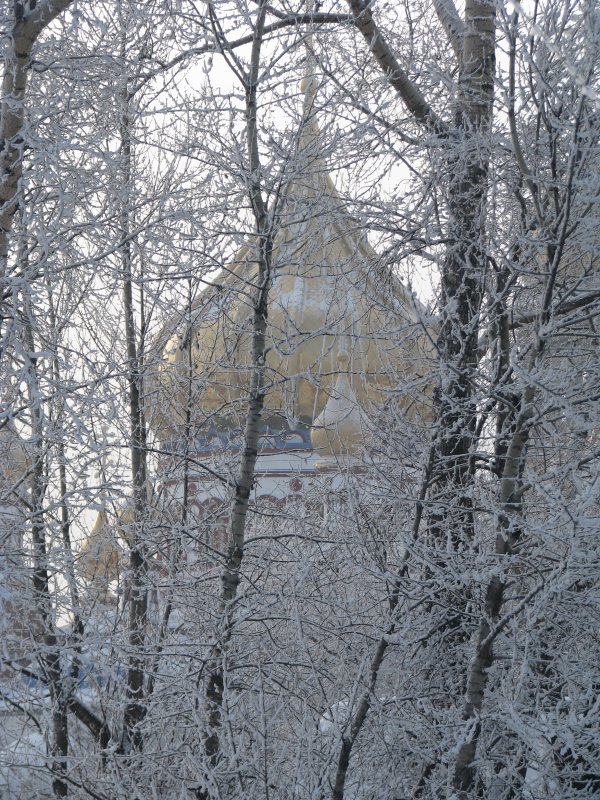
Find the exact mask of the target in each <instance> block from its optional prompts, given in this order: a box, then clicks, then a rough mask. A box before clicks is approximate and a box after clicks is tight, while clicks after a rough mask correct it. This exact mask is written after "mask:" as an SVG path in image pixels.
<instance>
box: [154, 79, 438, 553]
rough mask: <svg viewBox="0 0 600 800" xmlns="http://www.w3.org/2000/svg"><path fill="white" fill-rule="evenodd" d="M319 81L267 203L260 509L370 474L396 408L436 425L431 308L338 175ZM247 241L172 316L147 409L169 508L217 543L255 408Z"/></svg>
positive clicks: (306, 84) (307, 92) (311, 86)
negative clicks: (339, 186) (380, 245)
mask: <svg viewBox="0 0 600 800" xmlns="http://www.w3.org/2000/svg"><path fill="white" fill-rule="evenodd" d="M315 84H316V79H315V78H314V77H313V78H308V79H305V80H304V81H303V84H302V89H303V93H304V104H303V115H302V121H301V124H300V129H299V132H298V136H297V141H296V157H295V159H294V167H293V174H292V175H291V176H290V178H289V180H287V181H286V183H285V185H284V186H283V188H282V190H281V192H280V197H279V198H278V200H277V206H276V209H275V211H274V214H273V216H274V225H276V234H275V240H274V249H273V258H272V274H271V276H270V289H269V294H268V304H267V305H268V312H267V330H266V345H267V347H266V351H267V355H266V363H265V382H264V388H265V401H264V410H263V416H262V427H261V432H260V438H259V444H258V457H257V462H256V474H255V482H254V489H253V495H252V498H251V502H252V507H253V508H254V510H255V511H256V510H258V511H259V512H260V511H261V510H262V511H263V512H264V513H267V514H268V513H276V512H277V509H281V508H282V507H284V506H286V505H288V504H289V503H290V502H292V503H293V502H296V503H302V502H303V500H304V499H306V498H307V497H308V496H309V495H315V494H316V495H317V496H323V494H324V487H325V486H327V487H328V490H331V489H332V487H333V488H334V489H335V486H336V484H337V483H339V481H340V480H341V479H343V476H345V475H348V473H358V472H361V471H364V469H365V467H366V466H367V465H368V464H369V462H372V461H373V459H375V460H376V459H377V452H378V449H379V444H378V443H379V442H380V441H381V439H382V438H383V439H385V437H386V425H389V424H390V420H391V419H397V418H398V415H401V416H402V417H403V418H405V419H409V420H411V421H412V422H415V423H416V424H419V425H427V424H428V422H427V419H428V414H427V410H426V400H424V398H426V396H427V394H428V389H427V382H428V378H427V373H428V363H429V362H428V359H429V358H430V357H431V353H432V349H433V345H432V341H431V337H430V332H429V330H428V328H427V323H426V321H425V320H426V317H425V313H424V309H423V307H422V306H421V304H420V303H419V301H418V300H417V299H416V298H415V296H414V295H413V294H412V293H411V292H410V291H409V290H408V289H407V288H406V287H405V286H404V284H403V283H402V282H401V281H400V279H399V278H398V276H397V274H396V271H395V269H394V265H390V264H389V263H386V262H385V260H384V259H382V258H381V257H380V256H379V255H378V253H377V252H376V251H375V249H374V248H373V247H372V246H371V244H370V243H369V239H368V232H367V231H365V230H364V228H363V227H361V226H360V224H359V222H358V220H357V219H356V218H355V217H353V216H352V214H351V213H350V212H349V211H348V210H347V208H346V204H345V203H344V201H343V199H342V198H341V196H340V194H339V193H338V191H337V190H336V187H335V186H334V183H333V181H332V179H331V177H330V174H329V170H328V165H327V163H326V161H325V159H324V158H323V156H322V151H323V147H322V144H321V139H320V131H319V128H318V125H317V121H316V114H315V110H314V107H315V97H316V87H315ZM254 251H255V247H254V243H253V242H252V241H249V242H248V243H247V244H246V245H245V246H243V247H242V248H241V249H240V250H239V252H238V253H237V255H236V256H235V257H234V258H233V260H232V261H231V263H229V264H227V265H226V266H225V268H224V269H223V270H222V271H221V272H220V273H219V274H218V275H217V276H216V277H215V279H214V283H213V285H211V286H209V287H208V288H206V289H205V290H204V291H203V292H202V293H201V294H200V295H199V297H198V299H197V300H196V302H195V303H194V304H193V305H192V307H191V308H188V309H187V310H182V311H181V312H180V313H179V314H175V315H174V316H173V318H172V319H171V320H170V321H169V322H168V324H167V325H166V326H165V328H164V333H163V337H162V339H161V340H160V348H159V353H158V370H157V374H156V376H155V377H154V378H152V379H151V383H150V390H149V393H148V395H149V396H148V400H149V402H148V403H147V409H148V410H147V420H148V423H149V425H150V427H151V429H152V431H153V434H154V436H155V438H156V441H157V442H158V443H159V445H158V448H157V449H158V450H159V452H160V453H162V454H163V455H162V456H161V465H160V470H159V472H160V474H161V492H162V494H163V502H164V501H165V500H166V504H167V506H169V507H171V508H176V507H177V506H178V504H181V503H182V501H183V500H184V498H185V503H186V504H187V505H188V507H189V508H190V509H191V510H192V511H193V513H194V515H195V517H196V519H197V522H198V526H199V528H204V531H205V533H204V536H205V545H206V547H207V548H208V550H213V549H214V552H215V554H217V553H218V552H219V551H221V548H222V546H223V545H225V544H226V539H227V512H228V503H229V498H230V497H231V487H232V485H233V481H234V480H235V475H236V466H237V464H238V462H239V455H240V452H241V448H242V445H243V437H244V424H245V417H246V413H247V407H248V393H249V386H250V380H251V374H252V367H251V358H252V355H251V343H252V312H253V305H252V304H253V296H254V293H255V291H256V286H257V278H258V267H257V264H256V262H255V260H254V256H253V253H254ZM415 398H416V399H415ZM197 557H199V556H198V553H197V551H196V554H195V555H194V556H193V558H197ZM208 560H209V561H212V558H211V557H210V556H208Z"/></svg>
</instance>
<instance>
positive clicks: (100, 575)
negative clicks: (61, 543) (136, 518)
mask: <svg viewBox="0 0 600 800" xmlns="http://www.w3.org/2000/svg"><path fill="white" fill-rule="evenodd" d="M122 558H123V551H122V550H121V548H120V547H119V545H118V544H117V542H116V540H115V536H114V525H113V524H111V522H110V519H109V517H108V514H107V512H106V511H105V510H104V509H102V510H100V511H99V512H98V516H97V517H96V520H95V522H94V525H93V527H92V530H91V531H90V534H89V536H88V537H87V538H86V540H85V541H84V542H83V544H82V546H81V548H80V550H79V559H78V567H79V571H80V573H81V574H82V575H83V576H84V577H85V578H86V579H87V580H88V581H91V582H97V583H99V584H100V585H102V586H104V587H107V585H108V583H110V582H111V581H116V580H118V578H119V573H120V569H121V560H122Z"/></svg>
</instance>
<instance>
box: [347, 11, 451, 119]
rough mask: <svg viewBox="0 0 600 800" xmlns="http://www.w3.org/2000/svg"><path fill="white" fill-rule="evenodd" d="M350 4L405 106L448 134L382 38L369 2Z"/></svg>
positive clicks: (368, 42) (364, 34) (417, 116)
mask: <svg viewBox="0 0 600 800" xmlns="http://www.w3.org/2000/svg"><path fill="white" fill-rule="evenodd" d="M348 5H349V6H350V10H351V11H352V16H353V18H354V24H355V25H356V27H357V28H358V30H359V32H360V33H361V34H362V36H363V38H364V40H365V42H366V43H367V47H368V48H369V50H370V51H371V53H372V54H373V57H374V58H375V60H376V61H377V63H378V64H379V66H380V67H381V69H382V70H383V72H384V74H385V75H386V77H387V79H388V81H389V83H390V85H391V86H392V88H393V89H395V91H396V93H397V94H398V95H399V96H400V98H401V99H402V101H403V102H404V105H405V106H406V108H407V109H408V110H409V111H410V113H411V114H412V115H413V117H415V119H416V120H417V121H418V122H420V123H421V124H422V125H425V127H427V128H429V129H430V130H432V131H434V132H435V133H439V134H444V135H446V134H447V133H448V128H447V126H446V124H445V123H444V121H443V120H441V119H440V118H439V117H438V115H437V114H436V113H435V111H434V110H433V109H432V108H431V106H430V105H429V103H428V102H427V100H426V99H425V97H424V96H423V94H421V92H420V91H419V89H418V88H417V87H416V86H415V84H414V83H413V82H412V81H411V79H410V78H409V76H408V73H407V72H406V71H405V70H404V69H403V68H402V67H401V66H400V64H399V63H398V60H397V58H396V56H395V55H394V53H393V51H392V49H391V47H390V46H389V44H388V43H387V41H386V40H385V39H384V38H383V36H382V34H381V32H380V30H379V28H378V26H377V24H376V22H375V20H374V19H373V14H372V13H371V7H370V5H367V4H365V3H363V2H362V0H348Z"/></svg>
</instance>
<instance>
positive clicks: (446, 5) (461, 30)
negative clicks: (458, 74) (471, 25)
mask: <svg viewBox="0 0 600 800" xmlns="http://www.w3.org/2000/svg"><path fill="white" fill-rule="evenodd" d="M433 5H434V8H435V11H436V14H437V15H438V17H439V20H440V22H441V23H442V26H443V28H444V31H445V32H446V36H447V37H448V41H449V42H450V44H451V45H452V49H453V50H454V55H455V56H456V60H457V61H459V62H460V60H461V58H462V51H463V40H464V36H465V25H464V22H463V21H462V19H461V18H460V17H459V15H458V12H457V10H456V8H455V6H454V2H453V0H433Z"/></svg>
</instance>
